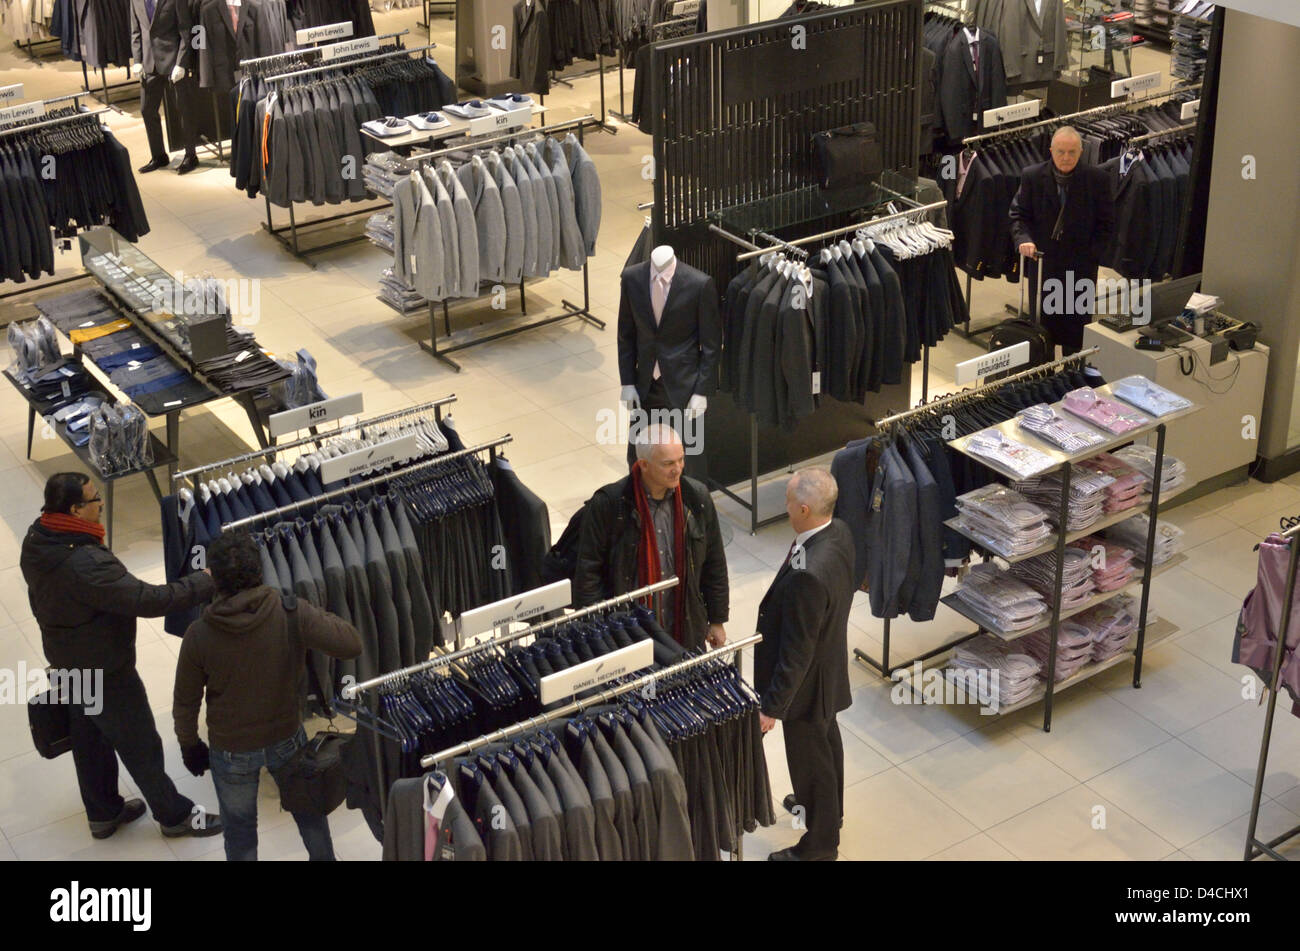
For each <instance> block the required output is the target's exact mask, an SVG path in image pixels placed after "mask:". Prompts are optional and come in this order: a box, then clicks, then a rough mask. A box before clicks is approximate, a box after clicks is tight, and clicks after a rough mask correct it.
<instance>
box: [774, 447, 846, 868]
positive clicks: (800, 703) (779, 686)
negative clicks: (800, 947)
mask: <svg viewBox="0 0 1300 951" xmlns="http://www.w3.org/2000/svg"><path fill="white" fill-rule="evenodd" d="M837 495H838V490H837V488H836V484H835V479H834V477H832V476H831V474H830V472H828V471H827V470H825V469H800V470H799V471H798V472H796V473H795V474H794V475H793V476H792V477H791V479H790V483H789V485H788V486H787V487H786V503H785V506H786V512H787V513H788V514H789V516H790V526H791V527H792V528H793V529H794V531H795V543H794V544H793V545H792V546H791V548H790V553H789V554H788V555H787V557H786V561H785V564H784V565H782V566H781V569H780V571H778V572H777V574H776V578H775V579H773V581H772V585H771V587H769V588H768V589H767V594H765V595H764V596H763V600H762V602H761V603H760V604H759V608H758V624H757V628H758V632H759V633H760V634H762V635H763V640H762V641H761V642H759V644H758V646H757V647H756V648H755V649H754V687H755V688H756V689H757V690H758V693H759V697H760V700H761V704H760V708H759V709H760V713H759V722H760V724H761V726H762V729H763V732H764V733H766V732H767V731H768V730H770V729H772V728H773V727H774V726H776V721H777V720H780V721H782V724H783V728H784V732H785V755H786V759H787V761H788V762H789V765H790V780H791V782H792V783H793V784H794V795H793V796H791V797H787V798H786V801H785V802H786V807H787V808H789V809H791V810H792V811H793V810H794V809H798V808H801V809H803V810H804V812H803V817H804V821H805V828H806V830H807V831H806V832H805V833H804V835H803V837H802V838H801V839H800V840H799V842H798V844H796V845H794V846H793V847H791V848H788V849H782V850H781V851H779V852H773V853H772V854H771V855H769V856H768V858H769V859H770V860H773V861H833V860H834V859H835V856H836V850H837V849H838V848H839V843H840V832H839V827H840V823H841V821H842V820H843V817H844V747H843V744H842V743H841V741H840V727H839V723H838V721H837V720H836V719H835V715H836V714H837V713H839V712H840V711H841V710H846V709H848V707H849V705H850V704H851V703H852V702H853V700H852V697H851V696H850V694H849V672H848V663H849V662H848V654H849V646H848V625H849V608H850V607H851V606H852V604H853V591H854V589H855V588H856V587H857V584H856V583H855V580H854V578H855V574H854V571H855V569H854V550H853V538H852V536H851V533H850V532H849V529H848V526H846V525H845V524H844V523H843V522H841V521H840V520H839V519H836V518H833V517H832V515H831V513H832V512H834V511H835V501H836V497H837Z"/></svg>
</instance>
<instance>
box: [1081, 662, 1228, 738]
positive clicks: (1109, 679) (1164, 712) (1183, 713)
mask: <svg viewBox="0 0 1300 951" xmlns="http://www.w3.org/2000/svg"><path fill="white" fill-rule="evenodd" d="M1090 683H1092V684H1093V685H1094V686H1096V687H1097V688H1099V689H1102V690H1105V691H1106V692H1107V693H1108V694H1110V696H1111V697H1112V698H1113V699H1115V700H1118V701H1119V702H1120V703H1122V704H1123V705H1124V706H1126V707H1128V708H1129V709H1131V710H1134V711H1136V712H1137V713H1140V714H1141V715H1142V716H1143V717H1145V718H1146V719H1147V720H1150V721H1151V722H1152V723H1154V724H1155V725H1156V726H1158V727H1160V728H1161V729H1163V730H1165V731H1166V732H1168V733H1172V734H1173V735H1175V736H1177V735H1179V734H1181V733H1185V732H1186V731H1188V730H1190V729H1192V728H1193V727H1196V726H1199V725H1200V724H1202V723H1204V722H1205V721H1206V720H1209V719H1211V718H1212V717H1215V716H1217V715H1218V714H1220V713H1223V712H1224V711H1225V710H1228V709H1230V708H1232V707H1233V706H1235V705H1236V704H1237V703H1238V702H1240V701H1239V699H1238V698H1239V696H1240V692H1239V689H1238V687H1239V684H1238V681H1236V680H1234V679H1233V678H1232V677H1231V676H1230V675H1228V674H1226V673H1224V672H1223V671H1221V670H1219V669H1217V668H1215V667H1212V666H1210V665H1209V664H1207V663H1206V662H1205V661H1203V660H1201V659H1200V658H1199V657H1195V656H1193V655H1192V654H1189V653H1188V652H1187V651H1185V650H1183V649H1182V648H1181V647H1179V646H1178V645H1177V644H1162V645H1160V646H1159V647H1156V648H1154V649H1152V650H1151V651H1150V652H1148V653H1147V654H1146V656H1145V657H1144V658H1143V661H1142V686H1141V688H1139V689H1136V690H1135V689H1134V688H1133V669H1132V665H1130V664H1121V665H1119V666H1117V667H1113V668H1111V669H1110V670H1108V671H1106V672H1105V673H1102V674H1098V675H1097V676H1096V677H1094V678H1093V679H1092V680H1091V681H1090Z"/></svg>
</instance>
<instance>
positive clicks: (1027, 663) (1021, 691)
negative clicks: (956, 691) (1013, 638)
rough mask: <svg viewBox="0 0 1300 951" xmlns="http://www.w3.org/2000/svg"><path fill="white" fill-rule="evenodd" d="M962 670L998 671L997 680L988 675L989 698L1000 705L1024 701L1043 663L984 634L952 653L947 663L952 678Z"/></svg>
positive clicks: (1034, 683) (1032, 688) (1036, 681)
mask: <svg viewBox="0 0 1300 951" xmlns="http://www.w3.org/2000/svg"><path fill="white" fill-rule="evenodd" d="M962 670H977V671H978V670H987V671H990V672H996V673H997V677H996V679H994V678H992V677H990V678H989V693H990V695H991V696H990V697H989V699H990V700H993V701H995V702H996V703H998V704H999V705H1010V704H1013V703H1018V702H1020V701H1021V700H1024V699H1025V698H1026V697H1028V696H1029V694H1030V693H1032V692H1033V690H1034V688H1035V687H1037V686H1038V675H1039V672H1040V671H1041V670H1042V665H1041V664H1040V663H1039V662H1038V661H1037V660H1035V659H1034V658H1033V657H1030V656H1029V655H1028V654H1025V653H1023V652H1021V651H1020V650H1018V649H1016V648H1015V647H1014V646H1013V645H1011V644H1008V643H1007V642H1006V641H1003V640H1000V639H998V638H996V637H994V636H993V635H991V634H981V635H980V636H979V637H973V638H971V639H970V640H969V641H966V642H965V643H964V644H961V645H960V646H958V648H957V649H956V650H955V651H954V652H953V655H952V659H951V660H950V661H949V662H948V671H949V673H948V676H949V678H950V679H952V680H956V679H957V677H956V674H957V673H958V672H959V671H962ZM963 679H964V678H963Z"/></svg>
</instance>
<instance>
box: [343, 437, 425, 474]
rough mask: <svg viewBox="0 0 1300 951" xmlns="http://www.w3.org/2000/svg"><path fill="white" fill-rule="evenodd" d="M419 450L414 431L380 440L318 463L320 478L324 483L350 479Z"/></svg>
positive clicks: (412, 454)
mask: <svg viewBox="0 0 1300 951" xmlns="http://www.w3.org/2000/svg"><path fill="white" fill-rule="evenodd" d="M417 452H419V440H418V439H417V438H416V436H415V434H414V433H411V434H410V435H407V436H398V437H397V438H396V439H390V440H388V441H387V442H381V443H379V444H378V445H377V446H371V447H370V448H369V449H358V450H357V451H356V452H349V453H347V454H346V455H343V456H336V457H335V458H333V459H326V460H325V461H324V462H322V463H321V464H320V480H321V482H324V483H326V484H328V483H330V482H337V481H338V480H339V479H350V478H352V476H355V475H361V474H362V473H365V472H373V471H374V470H375V469H382V468H384V466H391V465H392V464H393V463H394V462H402V461H403V460H406V459H410V458H411V457H412V456H414V455H415V454H416V453H417Z"/></svg>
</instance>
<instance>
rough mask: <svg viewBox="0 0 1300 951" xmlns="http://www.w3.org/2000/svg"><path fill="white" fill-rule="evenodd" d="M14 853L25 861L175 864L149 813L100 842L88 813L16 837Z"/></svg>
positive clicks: (174, 858) (174, 859)
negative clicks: (89, 822)
mask: <svg viewBox="0 0 1300 951" xmlns="http://www.w3.org/2000/svg"><path fill="white" fill-rule="evenodd" d="M13 850H14V852H15V853H16V856H17V858H19V859H22V860H24V861H32V860H42V861H50V860H62V861H71V862H174V861H176V856H175V855H173V854H172V852H171V850H170V849H168V848H167V840H166V839H164V838H163V837H162V834H161V833H160V832H159V831H158V826H157V824H156V823H154V822H151V821H150V819H149V816H148V814H147V813H146V814H145V816H144V817H142V818H140V819H137V820H136V821H135V822H133V823H131V824H130V825H127V826H122V827H120V828H119V829H118V830H117V831H116V832H114V833H113V835H112V836H110V837H109V838H107V839H99V840H96V839H95V838H94V837H93V836H91V834H90V829H89V828H88V827H87V825H86V816H85V814H84V813H83V814H81V815H77V816H69V817H68V818H66V819H62V820H60V821H59V822H53V823H51V824H49V825H47V826H43V827H41V828H39V829H35V830H33V831H31V832H28V833H25V834H23V835H20V836H16V837H15V838H14V839H13Z"/></svg>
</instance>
